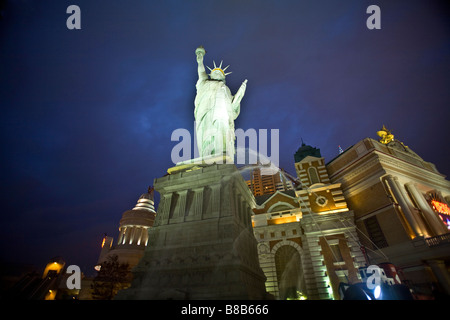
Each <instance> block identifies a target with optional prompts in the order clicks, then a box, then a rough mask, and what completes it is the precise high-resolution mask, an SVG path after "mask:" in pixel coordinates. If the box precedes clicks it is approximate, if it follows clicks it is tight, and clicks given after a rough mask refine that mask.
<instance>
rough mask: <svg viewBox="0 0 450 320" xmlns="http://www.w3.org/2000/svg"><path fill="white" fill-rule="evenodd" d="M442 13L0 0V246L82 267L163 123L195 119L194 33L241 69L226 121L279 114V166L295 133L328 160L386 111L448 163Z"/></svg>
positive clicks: (19, 259)
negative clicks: (235, 113) (72, 9)
mask: <svg viewBox="0 0 450 320" xmlns="http://www.w3.org/2000/svg"><path fill="white" fill-rule="evenodd" d="M72 4H75V5H78V6H79V7H80V9H81V30H69V29H68V28H67V27H66V20H67V18H68V17H69V16H70V14H67V13H66V9H67V7H68V6H69V5H72ZM371 4H376V5H378V6H379V7H380V8H381V30H369V29H368V28H367V27H366V20H367V18H368V17H369V14H367V13H366V9H367V7H368V6H369V5H371ZM449 17H450V14H449V8H448V7H447V6H445V5H444V2H439V1H425V0H423V1H379V0H374V1H372V0H371V1H360V0H358V1H357V0H355V1H335V0H331V1H324V0H320V1H300V0H295V1H282V0H270V1H264V0H258V1H228V0H227V1H225V0H223V1H214V0H207V1H203V0H195V1H194V0H189V1H188V0H185V1H168V0H164V1H163V0H161V1H149V0H145V1H144V0H139V1H138V0H134V1H99V0H96V1H92V0H89V1H87V0H86V1H83V0H71V1H64V0H54V1H47V0H41V1H32V0H9V1H8V0H6V1H3V2H2V8H1V20H0V110H1V117H0V123H1V125H0V141H1V158H0V163H1V176H0V179H1V180H0V181H1V183H0V187H1V192H0V197H1V209H2V215H1V218H2V221H1V222H2V224H1V225H2V228H1V233H0V234H1V239H0V240H1V241H0V243H1V247H0V252H1V255H0V258H1V260H2V261H6V262H15V263H31V264H34V265H36V266H37V267H43V266H44V265H45V263H46V262H47V261H48V260H49V259H50V258H52V257H54V256H62V257H63V258H64V259H65V260H66V261H67V263H68V264H76V265H79V266H80V267H81V269H82V271H83V272H85V273H87V274H89V273H91V272H92V271H93V266H94V265H95V263H96V262H97V258H98V255H99V252H100V244H101V239H102V236H103V234H104V233H107V234H108V235H110V236H113V237H114V238H117V232H118V226H119V220H120V218H121V216H122V213H123V212H124V211H126V210H129V209H131V208H133V207H134V205H135V203H136V201H137V199H138V198H139V196H140V195H141V194H142V193H144V192H146V190H147V187H148V186H149V185H152V184H153V179H155V178H158V177H161V176H163V175H164V174H165V173H166V170H167V168H169V167H171V166H173V163H172V162H171V158H170V154H171V150H172V148H173V147H174V146H175V145H176V144H177V142H174V141H171V134H172V131H173V130H175V129H177V128H186V129H188V130H189V131H191V132H192V133H193V126H194V115H193V110H194V97H195V82H196V80H197V62H196V58H195V54H194V51H195V49H196V48H197V46H199V45H203V46H204V47H205V49H206V51H207V54H206V56H205V65H208V66H212V64H213V63H212V61H213V60H215V61H216V62H220V60H222V59H223V60H224V65H228V64H230V65H231V66H230V68H229V69H228V70H227V72H228V71H232V72H233V73H232V74H231V75H229V76H228V77H227V85H228V86H229V87H230V89H231V91H232V93H233V94H234V93H235V92H236V91H237V89H238V88H239V86H240V84H241V83H242V81H243V80H245V79H248V84H247V91H246V95H245V97H244V99H243V101H242V104H241V114H240V116H239V118H238V119H237V121H236V123H235V124H236V128H242V129H244V130H246V129H249V128H255V129H279V130H280V166H281V167H282V168H284V169H285V170H287V171H288V172H291V173H292V174H295V170H294V157H293V155H294V153H295V152H296V150H297V149H298V148H299V147H300V145H301V139H303V141H304V142H305V143H306V144H309V145H312V146H314V147H317V148H320V149H321V152H322V156H324V157H325V160H326V161H329V160H331V159H332V158H334V157H335V156H337V155H338V146H339V145H340V146H341V147H342V149H344V150H345V149H346V148H348V147H350V146H352V145H353V144H355V143H357V142H358V141H360V140H362V139H364V138H366V137H371V138H374V139H377V138H378V137H377V136H376V131H377V130H379V129H380V128H381V127H382V125H383V124H384V125H386V126H387V127H388V128H389V129H391V130H392V131H393V134H394V135H395V138H396V139H399V140H400V141H402V142H404V143H405V145H407V146H409V147H410V148H411V149H412V150H414V151H415V152H416V153H418V154H419V155H420V156H422V157H423V158H424V159H425V160H426V161H430V162H432V163H434V164H436V166H437V168H438V170H439V171H440V172H441V173H443V174H445V175H450V161H449V158H450V157H449V149H448V147H449V143H450V138H449V136H450V135H449V131H450V130H449V128H448V123H449V119H450V112H449V102H450V90H449V88H450V87H449V83H450V82H449V80H450V23H449V21H450V19H449Z"/></svg>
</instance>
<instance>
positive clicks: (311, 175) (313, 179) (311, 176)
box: [308, 167, 320, 184]
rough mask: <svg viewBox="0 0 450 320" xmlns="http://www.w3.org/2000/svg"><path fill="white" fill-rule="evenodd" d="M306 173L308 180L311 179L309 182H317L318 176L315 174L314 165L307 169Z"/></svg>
mask: <svg viewBox="0 0 450 320" xmlns="http://www.w3.org/2000/svg"><path fill="white" fill-rule="evenodd" d="M308 175H309V180H310V181H311V184H315V183H319V182H320V180H319V176H318V175H317V170H316V168H314V167H310V168H309V169H308Z"/></svg>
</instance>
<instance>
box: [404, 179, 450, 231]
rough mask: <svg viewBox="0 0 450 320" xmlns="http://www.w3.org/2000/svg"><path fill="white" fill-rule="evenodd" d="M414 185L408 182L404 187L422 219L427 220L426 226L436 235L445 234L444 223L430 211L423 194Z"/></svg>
mask: <svg viewBox="0 0 450 320" xmlns="http://www.w3.org/2000/svg"><path fill="white" fill-rule="evenodd" d="M416 185H417V184H416V183H413V182H408V183H407V184H405V187H406V188H407V189H408V191H409V192H410V193H411V195H412V196H413V197H414V199H415V200H416V203H417V206H418V207H419V209H420V210H421V211H422V213H423V216H424V218H425V219H426V220H427V222H428V224H429V225H430V226H431V228H433V231H434V233H435V234H436V235H440V234H445V233H447V232H448V230H447V228H446V227H445V225H444V223H442V221H441V219H440V218H439V217H438V215H437V214H436V213H435V212H434V211H433V209H431V207H430V205H429V204H428V203H427V201H426V200H425V198H424V196H423V194H422V193H421V192H420V191H419V190H418V189H417V187H416Z"/></svg>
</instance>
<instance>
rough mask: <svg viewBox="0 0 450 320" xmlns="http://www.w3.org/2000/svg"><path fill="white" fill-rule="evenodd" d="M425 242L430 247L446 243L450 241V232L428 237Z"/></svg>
mask: <svg viewBox="0 0 450 320" xmlns="http://www.w3.org/2000/svg"><path fill="white" fill-rule="evenodd" d="M425 242H426V243H427V245H428V246H429V247H435V246H439V245H441V244H444V243H450V233H446V234H441V235H438V236H435V237H431V238H426V239H425Z"/></svg>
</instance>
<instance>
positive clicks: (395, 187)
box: [384, 175, 423, 236]
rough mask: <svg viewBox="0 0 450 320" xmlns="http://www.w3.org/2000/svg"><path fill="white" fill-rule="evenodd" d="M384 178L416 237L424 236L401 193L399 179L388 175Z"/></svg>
mask: <svg viewBox="0 0 450 320" xmlns="http://www.w3.org/2000/svg"><path fill="white" fill-rule="evenodd" d="M384 178H385V179H386V181H387V182H388V183H389V186H390V187H391V190H392V193H393V194H394V197H395V199H396V200H397V203H398V204H399V205H400V207H401V208H402V211H403V214H404V215H405V218H406V221H408V223H409V225H410V226H411V228H412V230H413V232H414V234H415V235H416V236H422V235H423V234H422V231H421V230H420V225H419V223H418V222H417V220H416V218H415V217H414V214H413V213H412V212H411V210H410V208H409V205H408V203H407V202H406V199H405V197H404V195H403V193H402V191H401V186H400V185H399V183H398V178H397V177H393V176H392V175H387V176H385V177H384Z"/></svg>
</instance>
